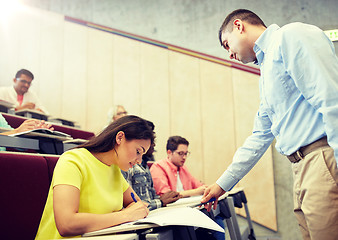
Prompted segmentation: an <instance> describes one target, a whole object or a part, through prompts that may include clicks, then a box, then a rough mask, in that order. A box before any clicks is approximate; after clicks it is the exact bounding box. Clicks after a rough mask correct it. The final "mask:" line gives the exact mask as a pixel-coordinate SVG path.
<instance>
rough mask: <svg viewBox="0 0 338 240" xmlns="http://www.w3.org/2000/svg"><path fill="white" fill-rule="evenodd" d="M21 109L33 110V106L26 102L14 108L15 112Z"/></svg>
mask: <svg viewBox="0 0 338 240" xmlns="http://www.w3.org/2000/svg"><path fill="white" fill-rule="evenodd" d="M22 109H35V104H34V103H32V102H28V103H25V104H23V105H21V106H17V107H16V110H22Z"/></svg>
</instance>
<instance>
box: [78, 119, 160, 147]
mask: <svg viewBox="0 0 338 240" xmlns="http://www.w3.org/2000/svg"><path fill="white" fill-rule="evenodd" d="M153 130H154V124H153V123H152V122H150V121H147V120H145V119H143V118H140V117H137V116H133V115H128V116H124V117H121V118H119V119H117V120H115V121H114V122H112V123H111V124H109V125H108V126H107V127H106V128H105V129H104V130H103V131H102V132H101V133H100V134H99V135H98V136H96V137H93V138H92V139H90V140H89V141H88V142H86V143H84V144H82V145H80V146H78V148H86V149H87V150H88V151H90V152H96V153H98V152H108V151H110V150H112V149H113V148H114V147H115V144H116V134H117V133H118V132H120V131H122V132H124V135H125V138H126V140H127V141H131V140H134V139H145V140H148V139H149V140H150V141H151V144H154V140H155V132H154V131H153Z"/></svg>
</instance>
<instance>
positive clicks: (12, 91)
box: [0, 69, 47, 113]
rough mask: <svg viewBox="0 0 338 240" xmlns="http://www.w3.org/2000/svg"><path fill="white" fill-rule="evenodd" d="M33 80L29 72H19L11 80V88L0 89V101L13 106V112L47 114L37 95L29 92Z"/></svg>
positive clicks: (24, 70) (23, 70)
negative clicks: (28, 110)
mask: <svg viewBox="0 0 338 240" xmlns="http://www.w3.org/2000/svg"><path fill="white" fill-rule="evenodd" d="M33 79H34V75H33V73H31V72H30V71H28V70H26V69H21V70H19V71H18V72H17V73H16V74H15V78H14V79H13V82H14V85H13V86H11V87H1V88H0V99H1V100H5V101H7V102H10V103H12V104H14V106H15V110H22V109H32V110H38V111H40V112H42V113H47V111H46V109H45V108H44V107H43V106H42V104H41V102H40V100H39V98H38V97H37V95H36V94H35V93H34V92H32V91H31V90H29V88H30V86H31V84H32V81H33Z"/></svg>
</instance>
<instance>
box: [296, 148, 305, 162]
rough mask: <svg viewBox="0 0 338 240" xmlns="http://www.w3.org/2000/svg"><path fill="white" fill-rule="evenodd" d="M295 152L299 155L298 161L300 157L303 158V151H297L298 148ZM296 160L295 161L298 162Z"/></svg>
mask: <svg viewBox="0 0 338 240" xmlns="http://www.w3.org/2000/svg"><path fill="white" fill-rule="evenodd" d="M296 154H297V156H298V157H299V160H298V161H300V160H301V159H303V157H304V156H303V153H302V152H301V151H299V150H297V152H296ZM298 161H297V162H298Z"/></svg>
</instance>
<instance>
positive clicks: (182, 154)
mask: <svg viewBox="0 0 338 240" xmlns="http://www.w3.org/2000/svg"><path fill="white" fill-rule="evenodd" d="M175 153H177V154H178V155H180V156H181V157H183V156H186V157H189V155H190V152H183V151H181V152H175Z"/></svg>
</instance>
